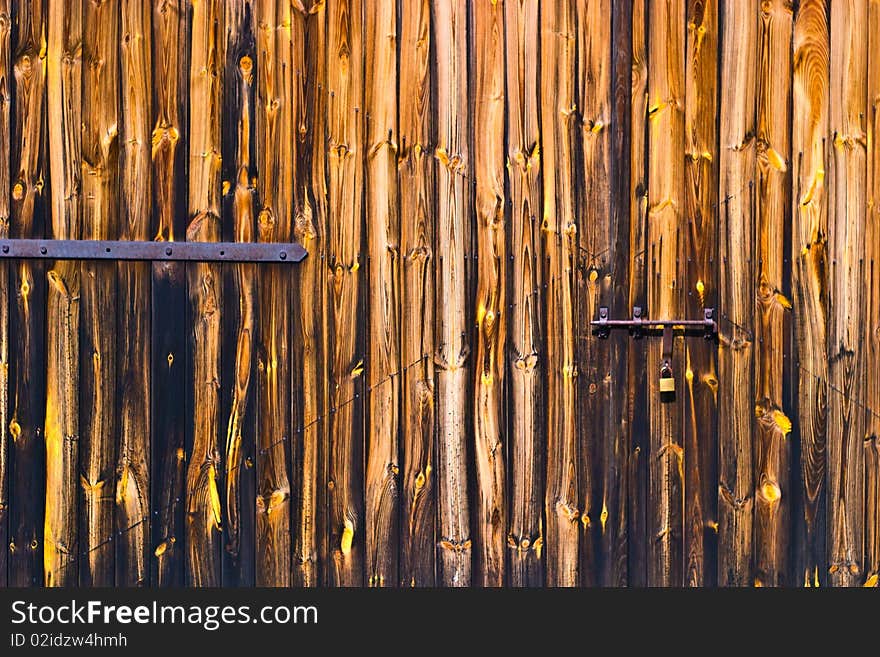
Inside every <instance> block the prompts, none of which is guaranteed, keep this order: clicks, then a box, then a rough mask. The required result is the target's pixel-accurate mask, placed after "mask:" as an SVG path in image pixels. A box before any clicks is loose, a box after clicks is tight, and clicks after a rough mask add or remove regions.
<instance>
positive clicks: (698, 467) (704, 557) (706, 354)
mask: <svg viewBox="0 0 880 657" xmlns="http://www.w3.org/2000/svg"><path fill="white" fill-rule="evenodd" d="M687 11H688V15H687V56H686V58H685V78H686V84H687V93H686V95H687V102H686V104H685V148H686V151H685V156H686V157H685V209H686V213H687V230H686V231H685V235H684V245H683V251H684V253H685V254H686V255H687V262H686V276H685V280H684V281H683V285H684V289H685V290H686V291H687V294H686V296H685V306H684V307H685V314H686V316H687V317H688V318H693V319H699V318H701V317H702V316H703V308H717V303H718V287H717V286H718V282H717V271H718V257H717V256H718V254H717V252H716V249H717V229H718V225H717V223H716V217H717V214H716V213H717V207H718V169H717V167H718V151H717V131H716V119H717V106H716V105H717V103H716V98H717V94H718V84H717V83H718V79H717V77H718V76H717V74H718V3H717V2H716V0H690V1H689V2H688V10H687ZM786 116H787V114H786ZM779 246H780V248H781V246H782V243H781V240H780V245H779ZM716 312H717V310H716ZM716 353H717V351H716V347H715V344H714V343H712V342H707V341H705V340H701V339H699V338H689V339H687V340H686V341H685V360H684V363H682V365H683V366H684V368H685V389H684V390H683V391H682V392H683V393H684V425H683V429H684V445H683V447H684V452H685V500H684V505H685V521H684V550H685V565H684V567H685V572H684V584H685V585H687V586H711V585H712V584H714V582H715V579H716V570H717V568H716V538H717V534H716V532H715V530H714V529H713V527H714V526H717V525H715V524H714V523H715V518H716V517H717V511H716V509H717V499H718V483H717V479H716V476H717V475H716V469H717V463H716V458H717V457H716V453H717V449H718V427H717V422H718V412H717V403H716V396H717V393H718V376H717V371H716V362H715V361H716Z"/></svg>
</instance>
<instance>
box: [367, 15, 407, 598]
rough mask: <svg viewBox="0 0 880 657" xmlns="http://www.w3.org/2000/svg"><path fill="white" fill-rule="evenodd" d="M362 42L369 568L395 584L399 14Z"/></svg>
mask: <svg viewBox="0 0 880 657" xmlns="http://www.w3.org/2000/svg"><path fill="white" fill-rule="evenodd" d="M365 14H366V16H365V18H366V25H365V28H366V31H365V37H364V54H365V61H364V65H365V75H364V105H365V107H366V112H367V115H366V133H365V139H366V143H365V146H366V153H365V158H366V161H365V166H366V171H365V178H364V187H365V189H366V203H365V211H366V229H367V235H368V239H367V261H368V263H369V268H368V269H369V272H368V274H369V282H368V287H369V289H370V294H369V296H368V299H367V303H368V305H369V308H370V316H369V321H368V324H369V336H370V337H369V348H368V352H367V354H368V363H369V364H368V367H367V392H368V398H367V413H368V416H367V417H368V420H367V458H366V500H365V502H366V514H367V515H366V534H367V536H366V553H367V554H366V568H367V574H366V576H367V584H368V585H369V586H386V585H387V586H396V585H397V561H398V560H397V544H398V535H399V522H398V521H399V513H398V511H399V510H398V506H397V505H398V498H399V496H400V493H399V484H398V476H399V473H400V466H399V464H398V441H399V433H398V432H399V429H400V418H399V411H400V377H399V376H398V370H399V369H400V367H401V362H400V342H399V340H400V332H399V324H400V321H399V318H398V313H399V303H398V298H399V296H400V289H399V288H400V275H399V272H398V267H399V262H400V260H399V253H398V240H399V239H400V217H399V214H398V210H399V208H398V191H397V148H398V146H397V140H398V131H397V105H398V102H397V93H396V90H397V11H396V1H395V0H375V1H374V2H373V3H371V6H370V8H369V10H368V11H366V12H365Z"/></svg>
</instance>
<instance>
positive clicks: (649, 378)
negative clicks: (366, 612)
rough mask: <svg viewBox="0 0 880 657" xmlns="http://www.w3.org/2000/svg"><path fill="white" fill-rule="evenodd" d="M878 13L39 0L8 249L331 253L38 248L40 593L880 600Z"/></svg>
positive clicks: (18, 497) (15, 313)
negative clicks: (124, 253)
mask: <svg viewBox="0 0 880 657" xmlns="http://www.w3.org/2000/svg"><path fill="white" fill-rule="evenodd" d="M878 33H880V3H878V2H877V0H846V1H843V0H842V1H841V2H834V3H830V2H828V1H827V0H801V1H800V2H797V3H793V2H789V1H787V0H767V1H765V2H758V0H743V1H742V2H740V1H737V2H733V1H731V0H727V1H722V0H686V1H681V0H657V1H651V2H646V1H644V0H636V1H635V2H632V1H629V0H596V1H594V2H581V1H578V0H504V2H490V1H488V0H442V1H441V0H413V1H412V2H395V1H393V0H377V1H376V2H365V1H364V0H297V1H294V2H289V1H288V0H230V1H229V2H220V1H219V0H199V1H193V0H161V1H158V2H146V1H145V0H120V2H99V3H96V2H88V1H86V0H82V1H81V2H80V0H76V1H75V2H61V1H60V0H44V1H41V2H23V1H21V0H15V1H11V2H6V1H4V0H0V160H4V161H6V162H7V164H8V166H6V167H5V168H4V169H3V170H2V171H0V240H2V239H3V238H7V237H13V238H14V237H41V238H42V237H47V238H72V239H77V238H93V239H102V238H107V239H110V238H112V239H127V240H158V241H163V242H168V243H171V242H174V241H181V240H207V241H218V240H230V241H242V242H248V241H256V240H260V241H264V242H274V241H287V240H290V239H295V240H297V241H299V242H300V243H302V244H303V245H304V246H306V248H307V249H308V252H309V256H308V258H307V259H306V260H305V261H304V262H302V263H299V264H297V265H296V266H287V265H278V266H275V265H271V266H268V265H267V266H262V265H257V264H254V263H236V264H233V263H223V264H221V263H210V264H207V263H187V264H184V263H153V264H148V263H131V262H118V263H114V262H112V261H111V262H103V263H96V262H83V263H73V262H42V261H11V262H6V263H3V267H2V268H0V290H2V295H0V425H2V429H3V430H2V434H0V585H4V586H6V585H9V586H39V585H48V586H58V585H61V586H71V585H82V586H98V585H100V586H141V585H144V586H146V585H150V586H181V585H185V584H188V585H193V586H254V585H259V586H304V587H310V586H366V585H373V586H407V587H414V586H435V585H441V586H467V585H473V586H542V585H551V586H592V585H601V586H645V585H669V586H716V585H718V586H729V585H736V586H782V585H786V586H825V585H833V586H876V585H877V583H878V564H880V511H878V510H880V456H878V437H877V434H878V424H880V419H878V418H880V384H878V382H877V380H876V379H877V377H875V376H872V373H873V372H874V371H875V370H876V369H877V364H878V354H880V342H878V335H880V328H878V327H880V302H878V301H877V299H876V297H877V290H878V288H880V264H878V254H877V248H878V247H877V244H876V243H877V238H878V234H877V226H876V225H875V224H876V223H877V221H876V220H877V218H878V217H877V207H878V200H877V199H878V195H880V186H878V180H880V178H878V170H880V159H878V152H880V151H878V146H877V143H876V130H877V125H878V124H877V106H878V94H880V88H878V84H880V82H878V79H880V78H878V71H880V68H878V67H880V54H878V47H880V44H878V37H877V34H878ZM832 99H833V101H834V102H832ZM600 306H607V307H608V308H609V309H610V314H611V316H612V317H613V318H626V317H629V316H630V314H631V313H632V309H633V307H634V306H638V307H640V308H642V309H643V312H644V313H645V314H646V315H647V316H648V317H650V318H660V317H663V318H687V319H699V318H700V317H701V314H702V312H703V309H704V307H712V308H714V309H715V312H716V318H717V321H718V323H719V328H720V332H719V336H718V340H717V341H705V340H703V339H702V337H700V336H690V335H688V336H685V334H684V332H683V331H681V330H680V329H678V330H676V331H675V333H674V339H673V350H672V375H673V380H674V382H675V393H674V395H661V394H660V389H659V388H660V383H659V381H660V365H661V360H662V355H663V354H662V349H663V348H662V341H661V339H660V337H659V336H645V337H644V338H643V339H641V340H635V339H633V338H631V337H630V336H629V335H628V334H626V333H625V332H617V331H615V332H613V333H612V335H611V336H610V338H609V339H608V340H600V339H598V338H597V337H596V336H595V335H593V334H592V332H591V327H590V324H589V322H590V321H591V320H592V319H593V318H595V317H596V316H597V314H598V312H599V307H600ZM111 539H112V540H111Z"/></svg>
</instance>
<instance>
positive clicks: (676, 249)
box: [646, 2, 686, 586]
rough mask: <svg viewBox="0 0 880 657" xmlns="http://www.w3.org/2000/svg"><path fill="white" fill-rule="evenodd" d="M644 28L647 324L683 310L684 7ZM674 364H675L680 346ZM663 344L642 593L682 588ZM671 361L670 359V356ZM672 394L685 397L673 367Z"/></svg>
mask: <svg viewBox="0 0 880 657" xmlns="http://www.w3.org/2000/svg"><path fill="white" fill-rule="evenodd" d="M647 19H648V22H647V25H648V57H649V66H648V152H649V153H650V158H649V162H648V177H649V180H650V183H649V185H648V228H647V243H646V246H647V248H648V264H647V266H648V272H647V277H648V285H647V301H648V316H649V317H656V318H661V317H679V316H680V315H681V313H682V310H683V309H684V303H683V297H682V292H683V290H682V287H681V284H680V283H679V281H681V280H682V276H681V273H682V272H681V270H682V267H681V261H680V256H681V248H682V242H683V240H682V239H681V229H682V227H684V225H685V224H684V218H683V207H684V187H685V185H684V183H685V175H684V160H683V158H682V157H681V154H682V153H683V152H684V149H685V113H684V102H685V101H684V97H685V65H684V57H685V43H684V39H685V35H686V31H685V7H684V5H683V4H682V3H673V2H651V3H649V7H648V14H647ZM674 347H678V348H675V349H674V351H675V354H677V355H678V358H677V359H675V358H674V362H675V363H676V364H677V365H678V364H680V363H681V361H682V358H681V354H682V351H683V350H682V349H681V340H680V339H678V338H677V339H676V340H675V345H674ZM661 354H662V351H661V344H660V341H659V340H657V339H654V340H653V341H652V342H651V343H650V344H649V345H648V349H647V365H646V367H647V379H648V403H649V423H650V424H649V426H650V435H651V443H650V461H649V467H648V470H649V484H650V492H649V509H648V538H647V540H648V585H649V586H676V585H679V584H680V583H681V581H682V569H683V563H682V554H683V551H682V541H683V521H684V519H683V517H682V509H683V495H684V447H683V445H682V444H681V434H682V431H681V430H682V424H681V421H682V413H681V410H682V409H681V403H680V400H681V398H682V397H681V394H680V393H678V396H677V397H676V398H675V399H674V400H671V401H670V400H663V399H661V397H660V390H659V374H660V372H659V370H660V363H661ZM675 354H674V355H675ZM673 372H674V375H675V378H676V379H677V381H676V389H677V390H683V388H684V382H683V381H682V380H681V376H682V374H683V372H682V367H681V366H680V365H679V366H678V367H677V368H674V369H673Z"/></svg>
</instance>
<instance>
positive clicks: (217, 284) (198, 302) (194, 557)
mask: <svg viewBox="0 0 880 657" xmlns="http://www.w3.org/2000/svg"><path fill="white" fill-rule="evenodd" d="M223 19H224V14H223V4H222V3H221V2H219V1H218V0H205V1H204V2H197V3H195V4H194V5H193V7H192V36H191V44H192V45H191V54H190V70H189V91H190V102H191V103H192V104H193V105H194V106H195V107H198V108H200V109H199V112H198V113H196V112H193V113H191V114H190V117H189V143H188V144H187V145H188V150H189V153H188V160H189V189H188V203H187V211H188V218H189V224H188V225H187V227H186V239H187V241H190V242H193V241H197V242H214V241H217V240H219V239H220V236H221V235H220V197H221V177H220V173H221V171H220V164H221V162H220V159H221V151H220V127H221V122H220V114H221V102H222V86H221V80H222V70H223V64H224V53H223V46H224V43H225V42H224V40H223V35H224V32H223ZM186 270H187V271H186V278H187V284H188V295H189V316H190V321H191V327H190V342H189V353H190V356H189V361H190V362H189V374H190V376H189V378H190V382H191V384H190V386H191V388H190V389H191V395H192V402H191V406H190V408H191V411H190V415H191V417H190V434H189V436H188V438H189V441H188V442H189V445H188V449H187V452H188V456H189V459H188V464H187V474H186V523H187V526H186V550H187V559H186V573H187V583H188V584H189V585H190V586H219V585H220V581H221V565H222V562H221V544H222V534H221V527H222V525H221V522H222V507H221V502H220V486H222V478H223V468H224V466H223V459H222V456H221V453H220V445H219V440H220V384H221V382H220V335H221V330H220V327H221V316H222V310H223V308H222V303H223V298H222V279H221V276H220V266H219V265H218V264H216V263H196V264H188V265H187V268H186Z"/></svg>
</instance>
